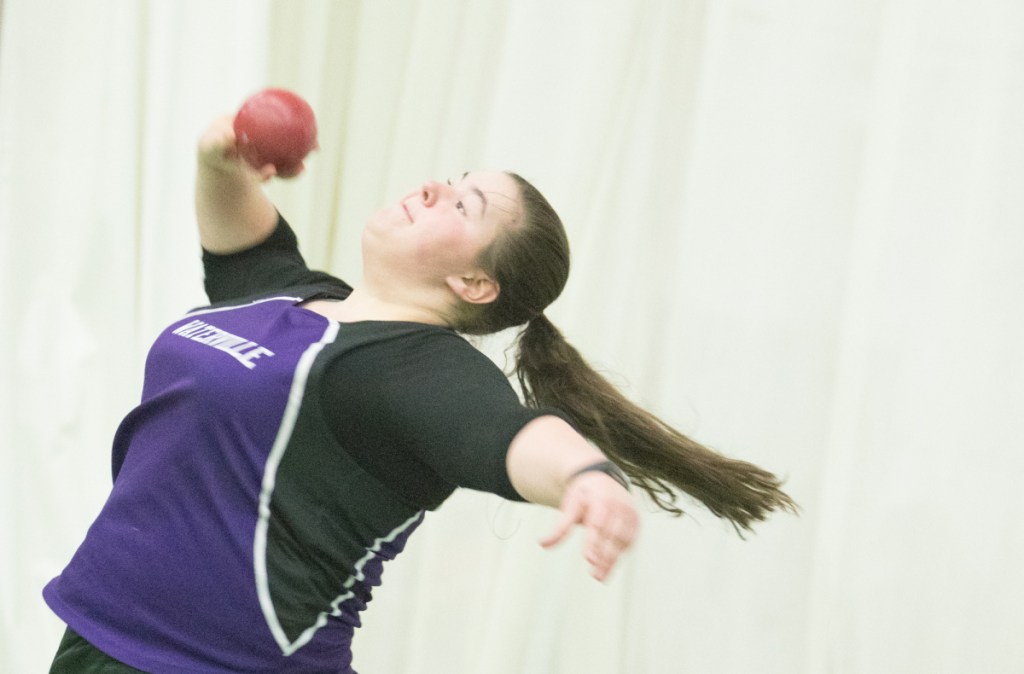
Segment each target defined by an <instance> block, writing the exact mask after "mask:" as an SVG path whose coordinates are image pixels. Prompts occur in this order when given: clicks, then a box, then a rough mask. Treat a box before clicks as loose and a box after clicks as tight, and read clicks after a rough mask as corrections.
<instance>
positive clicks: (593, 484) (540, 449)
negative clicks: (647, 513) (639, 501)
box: [506, 416, 638, 580]
mask: <svg viewBox="0 0 1024 674" xmlns="http://www.w3.org/2000/svg"><path fill="white" fill-rule="evenodd" d="M603 460H605V456H604V455H603V454H601V453H600V452H599V451H598V450H597V449H596V448H594V447H593V446H592V445H591V444H590V443H589V442H587V440H586V439H585V438H584V437H583V436H581V435H580V434H579V433H577V432H576V431H575V430H574V429H573V428H572V426H570V425H569V424H568V423H566V422H565V421H563V420H562V419H559V418H558V417H554V416H543V417H538V418H537V419H534V420H533V421H531V422H530V423H528V424H527V425H526V426H524V427H523V429H522V430H521V431H519V433H518V434H516V436H515V438H514V439H513V440H512V443H511V445H509V450H508V455H507V457H506V466H507V468H508V475H509V478H510V479H511V481H512V485H513V486H514V487H515V488H516V491H518V492H519V493H520V494H521V495H522V496H523V498H525V499H526V500H528V501H530V502H532V503H539V504H542V505H547V506H551V507H554V508H558V509H559V510H561V512H562V516H561V518H560V519H559V521H558V523H557V524H556V526H555V529H554V531H552V532H551V534H549V535H548V536H547V537H546V538H544V539H543V540H542V541H541V545H543V546H544V547H551V546H553V545H556V544H558V543H560V542H561V541H562V540H564V539H565V537H566V536H567V535H568V534H569V531H570V530H571V529H572V527H573V526H575V525H577V524H579V525H581V526H583V527H584V529H586V542H585V544H584V557H585V558H586V560H587V562H588V563H589V564H590V565H591V575H593V576H594V577H595V578H596V579H598V580H604V579H605V578H607V577H608V574H609V573H610V572H611V570H612V567H613V566H614V565H615V562H616V561H617V560H618V558H619V555H621V554H622V552H623V551H625V550H626V549H627V548H628V547H629V546H630V544H631V543H632V542H633V539H634V537H635V536H636V532H637V527H638V517H637V513H636V508H635V507H634V505H633V499H632V497H631V496H630V494H629V491H627V490H626V489H625V488H624V487H623V486H622V485H621V484H619V482H618V481H616V480H615V479H614V478H612V477H611V476H610V475H608V474H606V473H603V472H600V471H586V472H583V473H580V472H579V471H580V470H581V469H583V468H585V467H587V466H591V465H593V464H595V463H598V462H600V461H603Z"/></svg>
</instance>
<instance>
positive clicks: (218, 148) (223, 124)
mask: <svg viewBox="0 0 1024 674" xmlns="http://www.w3.org/2000/svg"><path fill="white" fill-rule="evenodd" d="M234 120H235V118H234V116H232V115H224V116H222V117H218V118H216V119H215V120H213V121H212V122H211V123H210V125H209V126H207V127H206V129H205V130H204V131H203V133H202V135H200V137H199V147H198V151H197V160H198V162H199V165H200V166H201V167H205V168H210V169H213V170H215V171H222V172H238V173H241V174H244V175H248V176H249V177H251V178H252V179H254V180H257V181H259V182H266V181H267V180H270V179H271V178H273V177H274V176H276V175H277V170H276V169H275V168H274V165H273V164H266V165H265V166H262V167H260V168H259V169H256V168H253V167H252V166H250V165H249V164H248V162H246V161H245V160H244V159H242V154H241V152H240V151H239V149H238V139H237V137H236V136H235V129H234Z"/></svg>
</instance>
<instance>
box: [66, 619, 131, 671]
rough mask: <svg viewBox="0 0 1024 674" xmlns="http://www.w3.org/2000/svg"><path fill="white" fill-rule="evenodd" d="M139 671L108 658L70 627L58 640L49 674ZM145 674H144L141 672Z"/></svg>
mask: <svg viewBox="0 0 1024 674" xmlns="http://www.w3.org/2000/svg"><path fill="white" fill-rule="evenodd" d="M139 672H142V670H141V669H135V668H134V667H129V666H128V665H126V664H124V663H123V662H119V661H117V660H115V659H114V658H112V657H110V656H109V655H107V654H106V653H104V652H103V651H101V650H100V649H98V648H96V647H95V646H93V645H92V644H90V643H89V642H88V641H86V640H85V639H83V638H82V636H81V635H79V634H78V632H75V631H74V630H72V629H71V628H70V627H69V628H67V630H65V632H64V638H63V639H61V640H60V646H59V647H58V648H57V655H56V656H55V657H54V658H53V664H52V665H50V674H138V673H139ZM142 674H145V672H142Z"/></svg>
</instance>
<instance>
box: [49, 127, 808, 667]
mask: <svg viewBox="0 0 1024 674" xmlns="http://www.w3.org/2000/svg"><path fill="white" fill-rule="evenodd" d="M198 159H199V161H198V164H199V166H198V174H197V186H196V209H197V216H198V222H199V233H200V239H201V242H202V246H203V249H204V254H203V261H204V268H205V273H206V278H205V287H206V291H207V294H208V295H209V298H210V302H211V304H210V305H209V306H207V307H204V308H202V309H198V310H195V311H192V312H190V313H188V314H186V315H185V316H183V317H182V318H181V319H180V320H178V321H176V322H174V323H173V324H171V325H170V326H169V327H168V328H167V329H166V330H165V331H164V332H163V333H162V334H161V335H160V337H159V338H158V339H157V340H156V343H155V344H154V346H153V348H152V350H151V352H150V354H149V357H148V359H147V363H146V372H145V382H144V386H143V394H142V402H141V403H140V405H139V406H138V407H136V408H135V409H134V410H133V411H132V412H131V413H130V414H129V415H128V416H127V417H126V418H125V420H124V421H123V422H122V424H121V426H120V428H119V429H118V431H117V434H116V436H115V439H114V445H113V472H114V485H113V489H112V491H111V494H110V497H109V499H108V501H107V503H106V504H105V506H104V507H103V509H102V511H101V513H100V515H99V516H98V517H97V519H96V521H95V522H94V523H93V525H92V526H91V527H90V529H89V532H88V534H87V536H86V538H85V541H84V542H83V543H82V545H81V547H80V548H79V549H78V551H77V552H76V553H75V555H74V557H73V559H72V560H71V562H70V563H69V565H68V566H67V568H66V569H65V570H64V572H63V573H62V574H61V575H60V576H58V577H57V578H55V579H54V580H53V581H51V583H50V584H49V585H47V587H46V589H45V590H44V595H45V598H46V600H47V602H48V603H49V605H50V606H51V608H52V609H53V610H54V611H55V612H56V613H57V614H58V615H59V616H60V617H61V618H62V619H63V620H65V622H66V623H67V624H68V631H67V633H66V635H65V638H64V640H63V641H62V643H61V647H60V649H59V651H58V654H57V657H56V659H55V660H54V665H53V669H52V670H51V671H55V672H65V671H66V672H70V671H84V670H85V668H87V667H93V668H95V669H89V671H110V672H125V671H139V670H142V671H147V672H190V673H192V674H197V673H203V672H288V671H295V672H352V671H353V670H352V669H351V664H350V663H351V650H350V644H351V639H352V635H353V631H354V629H355V628H356V627H358V625H359V613H360V611H361V610H362V609H363V608H365V606H366V602H367V601H369V599H370V595H371V589H372V588H373V587H374V586H375V585H377V584H379V583H380V578H381V572H382V566H383V563H384V562H385V561H386V560H389V559H392V558H393V557H394V556H395V555H397V554H398V553H399V552H400V551H401V550H402V548H403V547H404V545H405V542H406V540H407V539H408V537H409V535H411V533H412V532H413V530H414V529H415V528H416V527H417V526H418V525H419V524H420V522H421V521H422V520H423V516H424V513H425V511H427V510H431V509H434V508H436V507H438V506H439V505H440V504H441V503H442V502H443V501H444V499H445V498H447V497H448V496H449V495H450V494H451V493H452V491H454V489H455V488H457V487H465V488H470V489H478V490H485V491H489V492H492V493H495V494H498V495H500V496H503V497H505V498H508V499H513V500H525V501H530V502H533V503H539V504H544V505H548V506H552V507H556V508H559V509H560V510H561V513H562V515H561V517H560V519H559V521H558V523H557V525H556V526H555V527H554V530H553V531H552V532H551V534H550V536H549V537H548V538H547V539H546V540H545V541H544V544H545V545H554V544H556V543H558V542H559V541H561V540H562V539H563V538H564V537H565V536H566V535H567V533H568V532H569V530H570V529H571V528H572V527H573V526H575V525H580V526H583V527H584V528H585V529H586V532H587V533H586V541H585V545H584V555H585V557H586V559H587V561H588V562H589V563H590V565H591V567H592V573H593V575H594V576H595V577H596V578H598V579H599V580H603V579H604V578H605V577H607V575H608V573H609V572H610V571H611V569H612V567H613V566H614V565H615V563H616V560H617V559H618V557H619V555H620V554H621V553H622V552H623V550H625V549H626V548H627V547H628V546H629V545H630V543H631V542H632V540H633V538H634V536H635V533H636V529H637V515H636V511H635V510H634V507H633V503H632V499H631V497H630V494H629V492H628V484H629V483H630V482H632V483H633V484H635V485H637V486H639V487H640V488H641V489H643V490H644V491H645V492H647V493H648V494H649V495H650V496H651V497H653V498H654V500H655V501H656V502H657V503H658V504H659V505H661V506H662V507H663V508H665V509H666V510H669V511H671V512H674V513H677V514H678V513H679V512H680V510H679V508H678V507H677V506H676V505H675V495H676V492H677V491H678V490H682V491H685V492H687V493H689V494H690V495H692V496H694V497H696V498H697V499H699V500H700V501H702V502H703V503H704V504H705V505H706V506H707V507H708V508H709V509H710V510H711V511H712V512H713V513H715V514H716V515H718V516H720V517H724V518H726V519H728V520H730V521H731V522H733V523H734V524H735V525H736V526H737V527H738V528H741V529H747V528H749V527H750V526H751V524H752V523H753V522H755V521H758V520H761V519H763V518H764V517H765V516H766V515H767V514H768V512H769V511H771V510H773V509H778V508H786V509H789V508H792V507H793V504H792V502H791V501H790V499H789V497H787V496H786V495H785V494H784V493H783V492H782V491H780V490H779V483H778V480H777V479H776V478H775V477H774V476H773V475H772V474H770V473H768V472H766V471H764V470H761V469H760V468H757V467H755V466H752V465H750V464H747V463H743V462H739V461H734V460H730V459H727V458H724V457H722V456H720V455H718V454H716V453H714V452H712V451H711V450H708V449H706V448H704V447H702V446H701V445H699V444H698V443H696V442H693V441H692V440H690V439H688V438H687V437H685V436H683V435H682V434H680V433H678V432H677V431H675V430H673V429H672V428H670V427H668V426H666V425H665V424H664V423H662V422H661V421H659V420H658V419H656V418H654V417H653V416H651V415H650V414H648V413H647V412H645V411H643V410H642V409H640V408H638V407H637V406H635V405H633V404H632V403H630V402H629V401H627V400H626V399H624V398H623V397H622V396H621V395H620V394H619V393H618V392H617V391H616V390H615V389H614V388H613V387H612V386H611V385H609V384H608V383H607V382H605V381H604V380H603V379H602V378H601V377H600V376H599V375H597V374H596V373H595V372H594V371H593V370H591V369H590V368H589V367H588V366H587V365H586V363H585V362H584V361H583V360H582V359H581V358H580V356H579V354H578V353H577V352H576V351H575V350H574V349H573V348H572V347H571V346H570V345H569V344H567V343H566V342H565V340H564V339H563V338H562V336H561V335H560V334H559V332H558V330H557V329H555V327H554V326H552V324H551V323H550V322H549V321H548V320H547V319H546V318H545V316H544V314H543V310H544V308H545V307H547V306H548V305H549V304H550V303H551V302H552V301H553V300H554V299H555V298H556V297H557V296H558V295H559V293H560V292H561V290H562V287H563V286H564V285H565V282H566V279H567V276H568V270H569V252H568V243H567V241H566V238H565V233H564V230H563V228H562V225H561V223H560V221H559V220H558V217H557V215H556V214H555V212H554V211H553V210H552V209H551V207H550V205H549V204H548V203H547V201H545V199H544V198H543V197H542V196H541V195H540V193H538V192H537V191H536V189H534V188H533V187H532V186H531V185H530V184H529V183H527V182H526V181H525V180H523V179H522V178H520V177H518V176H516V175H514V174H508V173H499V172H483V171H481V172H476V171H474V172H471V173H467V174H466V175H464V176H463V177H462V178H460V179H459V180H457V181H454V182H453V183H451V184H447V183H439V182H428V183H425V184H424V185H423V186H422V187H421V188H419V189H417V190H414V191H413V192H410V193H409V194H408V195H406V196H405V197H404V198H402V199H401V200H399V201H397V202H396V203H394V204H392V205H391V206H389V207H388V208H385V209H383V210H382V211H380V212H379V213H377V214H376V215H375V216H373V217H372V218H371V220H370V221H369V222H368V223H367V224H366V226H365V229H364V232H363V238H362V251H363V262H364V265H363V266H364V272H363V277H362V279H361V282H360V283H359V285H358V286H357V287H356V288H354V289H353V288H352V287H350V286H349V285H347V284H346V283H344V282H343V281H341V280H339V279H337V278H335V277H333V276H330V275H328V274H325V273H322V272H315V271H310V270H309V269H308V268H307V266H306V264H305V262H304V261H303V259H302V257H301V255H300V254H299V251H298V247H297V242H296V239H295V236H294V234H293V233H292V231H291V229H290V228H289V226H288V224H287V222H285V221H284V219H283V218H281V217H280V215H279V214H278V213H277V211H276V210H275V208H274V206H273V204H271V203H270V202H269V201H268V199H267V198H266V196H265V195H264V193H263V191H262V189H261V183H262V182H263V181H264V180H266V179H268V178H270V177H271V176H272V175H273V173H274V170H273V167H269V166H268V167H264V169H262V170H260V171H256V170H254V169H252V168H250V167H248V166H247V165H246V164H245V163H244V162H243V161H241V160H240V159H239V156H238V149H237V147H236V143H235V138H234V136H233V133H232V131H231V120H230V119H222V120H219V121H217V122H216V123H214V124H213V125H211V127H210V128H209V129H208V130H207V131H206V133H205V134H204V135H203V137H202V138H201V140H200V145H199V157H198ZM513 326H523V329H522V333H521V336H520V338H519V346H518V353H517V364H516V374H517V376H518V379H519V381H520V382H521V384H522V389H523V392H524V395H525V398H526V404H525V405H524V404H522V403H521V402H520V400H519V399H518V397H517V395H516V393H515V391H514V389H513V388H512V386H511V385H510V384H509V382H508V380H507V378H506V377H505V375H504V374H503V373H502V372H501V371H500V370H499V369H498V368H497V367H496V366H495V365H494V364H493V363H492V362H491V361H490V360H488V359H487V358H486V357H485V356H483V355H482V354H481V353H479V352H478V351H477V350H475V349H474V348H473V347H472V346H471V345H470V344H469V343H468V342H467V341H466V340H465V339H464V338H463V337H461V336H460V333H466V334H484V333H491V332H496V331H498V330H503V329H505V328H508V327H513ZM598 448H600V449H598Z"/></svg>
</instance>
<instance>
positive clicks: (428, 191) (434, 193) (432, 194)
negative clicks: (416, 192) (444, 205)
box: [422, 180, 451, 208]
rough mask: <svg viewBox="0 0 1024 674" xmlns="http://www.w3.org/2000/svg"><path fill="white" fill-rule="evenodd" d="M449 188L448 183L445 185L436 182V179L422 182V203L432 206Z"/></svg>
mask: <svg viewBox="0 0 1024 674" xmlns="http://www.w3.org/2000/svg"><path fill="white" fill-rule="evenodd" d="M450 189H451V186H450V185H447V184H445V183H440V182H437V181H436V180H428V181H427V182H425V183H423V188H422V196H423V205H424V206H427V207H428V208H429V207H430V206H433V205H434V204H436V203H437V202H438V201H439V200H440V199H441V198H442V197H443V196H444V195H445V193H446V192H447V191H448V190H450Z"/></svg>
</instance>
